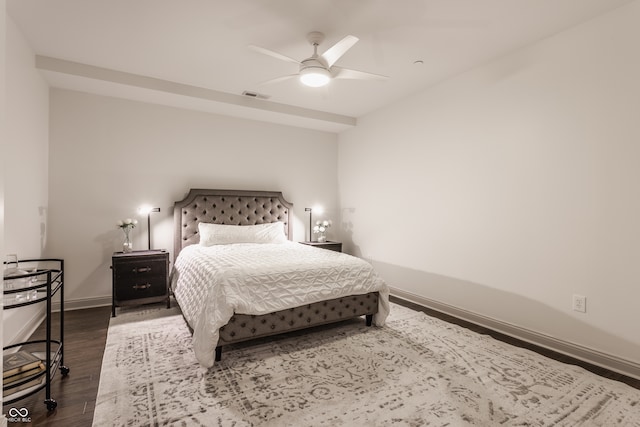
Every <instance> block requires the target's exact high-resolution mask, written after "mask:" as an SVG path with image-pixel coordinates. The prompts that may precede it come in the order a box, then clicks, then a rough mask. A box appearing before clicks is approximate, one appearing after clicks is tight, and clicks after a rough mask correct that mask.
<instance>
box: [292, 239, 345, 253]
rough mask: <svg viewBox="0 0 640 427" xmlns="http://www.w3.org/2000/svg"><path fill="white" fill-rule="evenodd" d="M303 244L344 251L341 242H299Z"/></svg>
mask: <svg viewBox="0 0 640 427" xmlns="http://www.w3.org/2000/svg"><path fill="white" fill-rule="evenodd" d="M299 243H302V244H303V245H308V246H313V247H316V248H322V249H328V250H330V251H336V252H342V243H341V242H330V241H326V242H299Z"/></svg>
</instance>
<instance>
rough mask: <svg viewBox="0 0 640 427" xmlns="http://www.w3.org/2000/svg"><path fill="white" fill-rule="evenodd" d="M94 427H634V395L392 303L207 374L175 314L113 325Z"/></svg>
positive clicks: (262, 347) (241, 354) (239, 356)
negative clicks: (378, 313)
mask: <svg viewBox="0 0 640 427" xmlns="http://www.w3.org/2000/svg"><path fill="white" fill-rule="evenodd" d="M93 425H94V426H149V425H171V426H174V425H175V426H350V427H351V426H387V425H394V426H395V425H398V426H426V425H428V426H467V425H474V426H497V425H503V426H581V425H582V426H614V425H620V426H640V390H637V389H634V388H632V387H629V386H627V385H626V384H623V383H619V382H616V381H611V380H607V379H604V378H602V377H599V376H596V375H594V374H592V373H590V372H588V371H586V370H584V369H582V368H579V367H575V366H571V365H565V364H562V363H559V362H556V361H554V360H550V359H547V358H545V357H542V356H540V355H538V354H536V353H533V352H531V351H528V350H525V349H521V348H517V347H513V346H510V345H508V344H504V343H502V342H500V341H496V340H494V339H493V338H491V337H488V336H484V335H479V334H476V333H474V332H471V331H469V330H467V329H464V328H461V327H458V326H456V325H452V324H449V323H446V322H443V321H440V320H438V319H435V318H432V317H429V316H426V315H424V314H422V313H419V312H415V311H412V310H409V309H407V308H404V307H401V306H398V305H396V304H392V307H391V315H390V317H389V319H388V322H387V326H385V327H384V328H377V327H371V328H368V327H366V326H364V320H363V319H356V320H354V321H347V322H343V323H340V324H336V325H333V326H331V327H324V328H318V329H314V330H313V331H312V332H307V333H298V334H289V335H286V336H283V337H278V338H275V339H270V340H263V341H257V342H253V343H251V344H241V345H236V346H234V347H230V348H228V349H226V348H225V350H224V351H223V359H222V361H221V362H218V363H217V364H216V365H215V366H214V367H213V368H211V369H210V370H208V371H207V370H205V369H203V368H201V367H200V366H199V365H198V363H197V362H196V359H195V357H194V355H193V350H192V348H191V335H190V333H189V330H188V329H187V326H186V324H185V322H184V320H183V318H182V316H181V315H180V314H179V311H178V309H171V310H167V309H166V308H164V309H163V308H158V309H151V310H143V311H131V312H128V313H124V314H120V315H118V317H117V318H115V319H112V322H111V324H110V326H109V333H108V338H107V347H106V351H105V355H104V359H103V364H102V373H101V377H100V388H99V392H98V398H97V403H96V410H95V415H94V420H93Z"/></svg>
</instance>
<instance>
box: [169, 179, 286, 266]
mask: <svg viewBox="0 0 640 427" xmlns="http://www.w3.org/2000/svg"><path fill="white" fill-rule="evenodd" d="M292 206H293V204H292V203H289V202H287V201H286V200H285V199H284V197H283V196H282V192H280V191H246V190H206V189H191V190H189V194H187V196H186V197H185V198H184V199H182V200H180V201H178V202H175V204H174V207H173V221H174V238H173V239H174V240H173V242H174V243H173V249H174V252H173V258H174V260H175V259H176V258H177V257H178V254H179V253H180V251H181V250H182V248H184V247H186V246H189V245H193V244H195V243H199V242H200V236H199V235H198V224H199V223H201V222H210V223H214V224H227V225H255V224H264V223H270V222H276V221H282V222H284V225H285V227H284V229H285V233H286V235H287V238H288V239H289V240H292V239H293V224H292V222H291V207H292Z"/></svg>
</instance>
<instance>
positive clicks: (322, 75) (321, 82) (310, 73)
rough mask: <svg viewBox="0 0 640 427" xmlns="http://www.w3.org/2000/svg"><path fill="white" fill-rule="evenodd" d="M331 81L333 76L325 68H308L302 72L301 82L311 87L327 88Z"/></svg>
mask: <svg viewBox="0 0 640 427" xmlns="http://www.w3.org/2000/svg"><path fill="white" fill-rule="evenodd" d="M330 80H331V75H330V74H329V72H328V71H327V70H325V69H324V68H306V69H304V70H302V71H300V81H301V82H302V84H303V85H305V86H309V87H322V86H326V85H327V84H328V83H329V81H330Z"/></svg>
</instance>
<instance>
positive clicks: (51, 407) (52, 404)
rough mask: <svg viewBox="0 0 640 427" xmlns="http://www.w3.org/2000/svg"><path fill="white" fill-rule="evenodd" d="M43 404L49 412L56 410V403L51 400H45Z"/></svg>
mask: <svg viewBox="0 0 640 427" xmlns="http://www.w3.org/2000/svg"><path fill="white" fill-rule="evenodd" d="M44 404H45V405H47V410H48V411H49V412H51V411H53V410H54V409H56V407H57V406H58V402H56V401H55V400H53V399H47V400H45V401H44Z"/></svg>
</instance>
